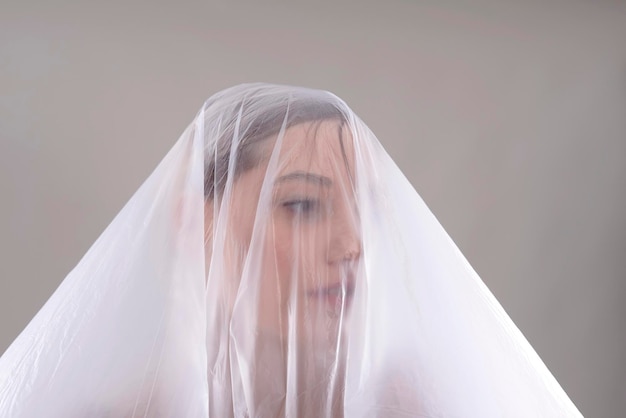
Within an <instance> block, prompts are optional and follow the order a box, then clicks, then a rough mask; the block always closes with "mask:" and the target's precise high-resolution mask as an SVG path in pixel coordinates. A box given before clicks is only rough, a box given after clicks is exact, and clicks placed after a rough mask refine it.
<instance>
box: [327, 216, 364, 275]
mask: <svg viewBox="0 0 626 418" xmlns="http://www.w3.org/2000/svg"><path fill="white" fill-rule="evenodd" d="M328 252H329V254H328V262H329V263H331V264H332V263H338V262H345V261H354V260H358V259H359V258H360V257H361V233H360V222H359V217H358V213H357V212H356V210H352V209H351V208H350V207H348V205H344V207H342V208H340V210H335V211H334V213H333V215H332V221H331V223H330V235H329V248H328Z"/></svg>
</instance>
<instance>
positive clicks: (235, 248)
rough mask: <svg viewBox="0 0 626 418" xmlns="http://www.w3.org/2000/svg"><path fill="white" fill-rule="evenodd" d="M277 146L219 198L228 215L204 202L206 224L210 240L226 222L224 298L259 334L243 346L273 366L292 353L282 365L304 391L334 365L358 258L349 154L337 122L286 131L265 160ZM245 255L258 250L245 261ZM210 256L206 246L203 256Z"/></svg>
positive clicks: (269, 147) (264, 145)
mask: <svg viewBox="0 0 626 418" xmlns="http://www.w3.org/2000/svg"><path fill="white" fill-rule="evenodd" d="M340 134H341V137H342V138H343V141H340ZM342 142H343V150H342V146H341V144H342ZM276 145H277V142H276V140H275V139H274V138H272V139H266V140H263V141H262V142H261V143H260V144H259V145H258V146H259V161H261V163H260V164H259V165H257V166H256V167H254V168H252V169H250V170H248V171H246V172H244V173H241V174H240V175H239V176H238V178H237V179H236V180H235V181H234V182H233V186H232V190H231V193H230V194H229V193H228V190H227V192H226V194H225V195H226V196H227V197H230V199H229V201H228V202H227V204H229V205H230V206H229V207H228V208H227V210H225V211H224V212H220V213H227V214H228V215H227V216H228V218H226V219H222V218H220V214H219V213H218V214H217V216H216V212H215V202H213V201H209V202H207V204H206V206H205V224H206V225H208V226H209V227H208V228H207V240H208V242H209V243H210V242H211V236H212V231H213V228H217V227H218V224H219V223H220V222H226V227H225V230H226V231H227V233H226V239H225V246H226V250H225V253H224V260H225V261H224V265H225V268H226V269H230V271H229V272H228V274H227V275H228V276H231V278H229V279H228V280H229V284H230V285H228V284H227V285H226V286H227V287H228V288H229V290H228V292H227V293H229V294H230V295H231V302H233V301H234V300H235V299H237V304H236V305H235V306H234V307H232V308H233V309H234V314H233V316H234V317H235V316H237V315H236V314H237V313H238V312H239V317H245V318H246V319H245V324H244V325H245V327H244V330H245V331H249V329H254V330H257V331H258V336H257V337H254V338H255V344H256V346H255V347H254V348H253V349H252V352H254V355H255V356H257V358H258V357H263V356H264V355H265V357H264V358H263V359H258V360H257V361H258V362H259V364H261V363H262V364H268V362H269V363H270V364H271V363H276V364H275V366H273V369H274V372H276V371H278V370H276V368H277V367H279V364H281V363H282V366H280V367H286V365H285V362H286V361H288V360H286V359H288V358H297V359H298V361H299V362H298V363H297V364H295V365H293V364H292V365H291V366H289V367H287V368H286V369H285V370H289V369H290V370H294V368H295V369H297V370H298V371H297V372H296V373H297V386H298V387H299V388H305V387H306V386H307V381H314V382H317V383H318V384H319V383H320V376H326V375H328V373H327V372H328V370H326V369H328V368H329V367H330V368H333V367H335V368H336V367H340V366H339V365H338V364H337V362H336V357H335V356H336V355H337V350H338V345H339V344H340V343H339V342H340V340H341V332H342V331H341V330H342V328H343V324H344V322H345V321H346V320H347V317H348V314H349V311H350V304H351V301H352V294H353V291H354V287H355V286H356V272H357V268H358V263H359V261H360V256H361V239H360V235H359V220H358V211H357V205H356V201H355V196H354V191H353V190H354V184H353V181H352V179H354V178H355V174H354V161H355V154H354V146H353V141H352V138H351V136H350V134H349V131H348V130H347V129H346V128H344V127H342V124H341V123H340V122H339V121H336V120H325V121H317V122H307V123H302V124H298V125H295V126H292V127H290V128H288V129H286V130H285V133H284V136H283V138H282V142H281V144H280V149H279V150H278V149H277V151H278V154H277V155H274V156H273V157H274V159H272V153H276V152H275V151H274V149H275V148H276ZM264 181H265V182H266V184H265V185H264ZM264 186H265V188H264ZM221 203H223V202H221ZM257 207H258V209H257ZM206 247H207V249H210V248H211V245H207V246H206ZM254 254H261V256H260V258H258V259H251V258H250V257H251V255H254ZM211 256H212V254H211V253H210V252H209V250H208V252H207V260H211ZM246 261H248V262H249V263H250V264H249V266H248V270H245V269H246V266H245V265H244V263H245V262H246ZM242 273H243V274H242ZM241 277H243V278H242V279H240V278H241ZM239 280H243V281H242V282H239ZM231 281H232V283H231ZM241 289H243V290H241ZM241 292H243V293H241ZM237 293H239V295H238V296H237ZM262 342H263V343H262ZM264 351H265V353H266V354H263V352H264ZM269 357H271V358H272V360H268V359H269ZM337 374H339V375H341V372H340V371H338V370H336V369H335V375H337ZM287 379H289V377H287ZM321 386H322V387H323V386H324V384H322V385H321ZM302 390H305V389H302ZM325 396H326V397H327V398H328V394H326V395H325ZM330 402H336V400H335V401H330ZM283 408H285V406H284V405H283ZM287 408H288V406H287Z"/></svg>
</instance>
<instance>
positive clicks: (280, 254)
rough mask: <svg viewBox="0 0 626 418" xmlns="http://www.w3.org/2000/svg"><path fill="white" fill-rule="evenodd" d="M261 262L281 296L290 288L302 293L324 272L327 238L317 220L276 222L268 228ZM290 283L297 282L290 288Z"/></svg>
mask: <svg viewBox="0 0 626 418" xmlns="http://www.w3.org/2000/svg"><path fill="white" fill-rule="evenodd" d="M266 242H267V245H266V256H265V257H264V259H265V260H264V262H265V264H266V265H269V269H268V271H267V273H268V274H270V275H271V277H273V278H274V281H275V282H276V286H277V287H278V288H279V289H280V292H281V295H282V297H281V300H282V301H286V300H288V298H289V296H290V294H291V292H293V291H294V290H295V291H296V294H298V295H302V294H303V293H305V292H306V291H307V290H310V289H311V287H312V286H314V285H315V284H316V283H319V281H320V280H321V279H323V278H324V277H325V276H326V273H327V271H326V263H325V254H326V247H327V239H326V234H325V228H324V227H323V225H321V224H320V223H316V224H308V225H300V226H295V225H292V224H290V223H281V222H276V223H274V225H273V229H272V228H270V229H268V240H267V241H266ZM294 286H297V287H296V288H295V289H294Z"/></svg>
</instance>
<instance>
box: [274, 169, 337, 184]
mask: <svg viewBox="0 0 626 418" xmlns="http://www.w3.org/2000/svg"><path fill="white" fill-rule="evenodd" d="M293 180H304V181H308V182H311V183H315V184H319V185H320V186H325V187H330V186H331V185H332V184H333V181H332V180H331V179H330V178H328V177H325V176H320V175H319V174H313V173H308V172H306V171H294V172H292V173H289V174H285V175H284V176H280V177H278V178H277V179H276V183H283V182H286V181H293Z"/></svg>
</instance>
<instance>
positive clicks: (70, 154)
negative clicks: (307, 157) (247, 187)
mask: <svg viewBox="0 0 626 418" xmlns="http://www.w3.org/2000/svg"><path fill="white" fill-rule="evenodd" d="M87 3H93V4H89V5H87ZM244 81H269V82H280V83H286V84H295V85H304V86H310V87H317V88H324V89H327V90H330V91H333V92H334V93H336V94H338V95H339V96H340V97H342V98H343V99H345V100H346V101H347V102H348V104H350V105H351V106H352V107H353V109H354V110H355V111H356V112H357V113H358V114H359V115H360V116H361V117H362V118H363V119H364V120H365V121H366V122H367V123H368V124H369V126H370V127H371V128H372V130H373V131H374V132H375V133H376V134H377V136H378V137H379V139H380V140H381V141H382V143H383V144H384V146H385V147H386V148H387V150H388V151H389V153H390V154H391V155H392V157H393V158H394V159H395V161H396V162H397V164H398V165H399V166H400V167H401V169H402V170H403V171H404V172H405V173H406V175H407V177H408V178H409V179H410V180H411V182H412V183H413V184H414V185H415V187H416V189H417V190H418V192H420V194H421V195H422V197H423V198H424V199H425V201H426V202H427V204H428V205H429V206H430V208H431V209H432V210H433V212H434V213H435V215H436V216H437V217H438V218H439V220H440V221H441V222H442V224H443V225H444V227H445V228H446V230H447V231H448V232H449V233H450V235H451V236H452V238H453V239H454V240H455V241H456V243H457V244H458V245H459V247H460V248H461V250H462V251H463V252H464V254H465V255H466V256H467V258H468V259H469V261H470V263H472V265H473V266H474V267H475V269H476V270H477V271H478V273H479V274H480V275H481V277H482V278H483V280H484V281H485V282H486V283H487V285H488V286H489V287H490V289H491V290H492V291H493V292H494V293H495V295H496V297H497V298H498V299H499V300H500V302H501V303H502V305H503V306H504V307H505V309H506V310H507V312H508V313H509V314H510V315H511V317H512V318H513V320H514V321H515V322H516V324H517V325H518V326H519V327H520V329H521V330H522V332H523V333H524V334H525V335H526V337H527V338H528V339H529V340H530V342H531V343H532V344H533V346H534V347H535V349H536V350H537V351H538V353H539V355H540V356H541V357H542V358H543V360H544V361H545V362H546V364H547V365H548V367H549V368H550V370H551V371H552V372H553V373H554V375H555V376H556V378H557V380H559V382H560V383H561V384H562V386H563V387H564V389H565V390H566V391H567V392H568V394H569V395H570V397H571V398H572V399H573V401H574V402H575V403H576V404H577V406H578V407H579V409H580V410H581V412H583V414H585V415H587V416H589V417H623V416H624V413H625V412H624V411H626V331H625V327H624V324H623V320H624V319H626V304H624V303H623V302H622V299H623V298H624V297H626V280H625V279H626V278H625V277H624V276H625V273H626V251H625V250H626V216H625V214H626V187H625V180H626V2H623V1H597V0H596V1H591V0H590V1H586V2H583V1H575V0H570V1H565V0H563V1H559V0H545V1H517V2H503V1H495V0H494V1H484V0H479V1H460V0H459V1H455V2H452V1H446V2H441V1H426V2H415V1H409V0H404V1H402V0H395V1H386V2H382V1H381V2H364V1H360V2H356V1H355V2H351V3H346V2H341V3H340V2H335V3H320V2H309V3H307V4H295V3H289V4H287V2H284V4H283V2H263V4H262V5H261V2H246V3H243V2H230V3H228V4H214V3H211V2H209V0H204V1H200V0H197V1H180V2H174V1H169V2H165V1H155V0H151V1H147V0H146V1H128V2H126V1H113V2H75V4H71V3H64V2H61V1H55V2H52V1H48V2H43V1H42V2H39V3H35V2H33V1H21V2H17V1H16V2H11V1H9V2H8V3H7V1H6V0H2V3H0V140H1V142H0V167H1V170H2V171H1V176H0V198H1V199H2V201H1V203H2V204H1V205H0V351H2V350H4V349H5V348H6V347H7V346H8V345H9V343H10V342H11V341H12V340H13V339H14V338H15V337H16V336H17V335H18V333H19V332H20V330H21V329H22V328H23V327H24V326H25V325H26V324H27V323H28V321H29V319H30V318H31V317H32V316H33V315H34V314H35V313H36V312H37V310H38V309H39V308H40V307H41V305H42V304H43V303H44V302H45V300H46V299H47V298H48V297H49V296H50V294H51V293H52V292H53V291H54V289H55V288H56V287H57V285H58V284H59V283H60V281H61V280H62V279H63V277H64V276H65V275H66V274H67V273H68V271H69V270H70V269H71V268H72V267H73V266H74V265H75V264H76V263H77V262H78V260H79V259H80V257H81V256H82V254H83V253H84V252H85V251H86V250H87V248H88V247H89V246H90V244H91V243H92V242H93V241H94V240H95V239H96V237H97V236H98V235H99V233H100V232H101V231H102V230H103V229H104V228H105V227H106V225H107V224H108V223H109V222H110V221H111V220H112V218H113V217H114V215H115V214H116V213H117V212H118V211H119V210H120V209H121V207H122V205H123V204H124V203H125V202H126V200H127V199H128V198H129V197H130V196H131V195H132V193H133V192H134V191H135V190H136V189H137V187H138V186H139V185H140V183H141V182H142V181H143V180H144V179H145V178H146V177H147V176H148V175H149V174H150V172H151V171H152V170H153V168H154V167H155V166H156V164H157V163H158V161H159V160H160V159H161V158H162V157H163V156H164V155H165V153H166V152H167V150H168V149H169V148H170V147H171V146H172V145H173V143H174V141H175V140H176V139H177V138H178V136H179V134H180V133H181V132H182V130H183V129H184V128H185V126H186V125H187V123H188V122H189V121H191V119H192V118H193V116H194V115H195V113H196V111H197V109H198V108H199V106H200V105H201V104H202V102H203V101H204V99H206V98H207V97H208V96H209V95H211V94H212V93H214V92H216V91H217V90H220V89H222V88H225V87H228V86H230V85H233V84H236V83H239V82H244Z"/></svg>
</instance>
